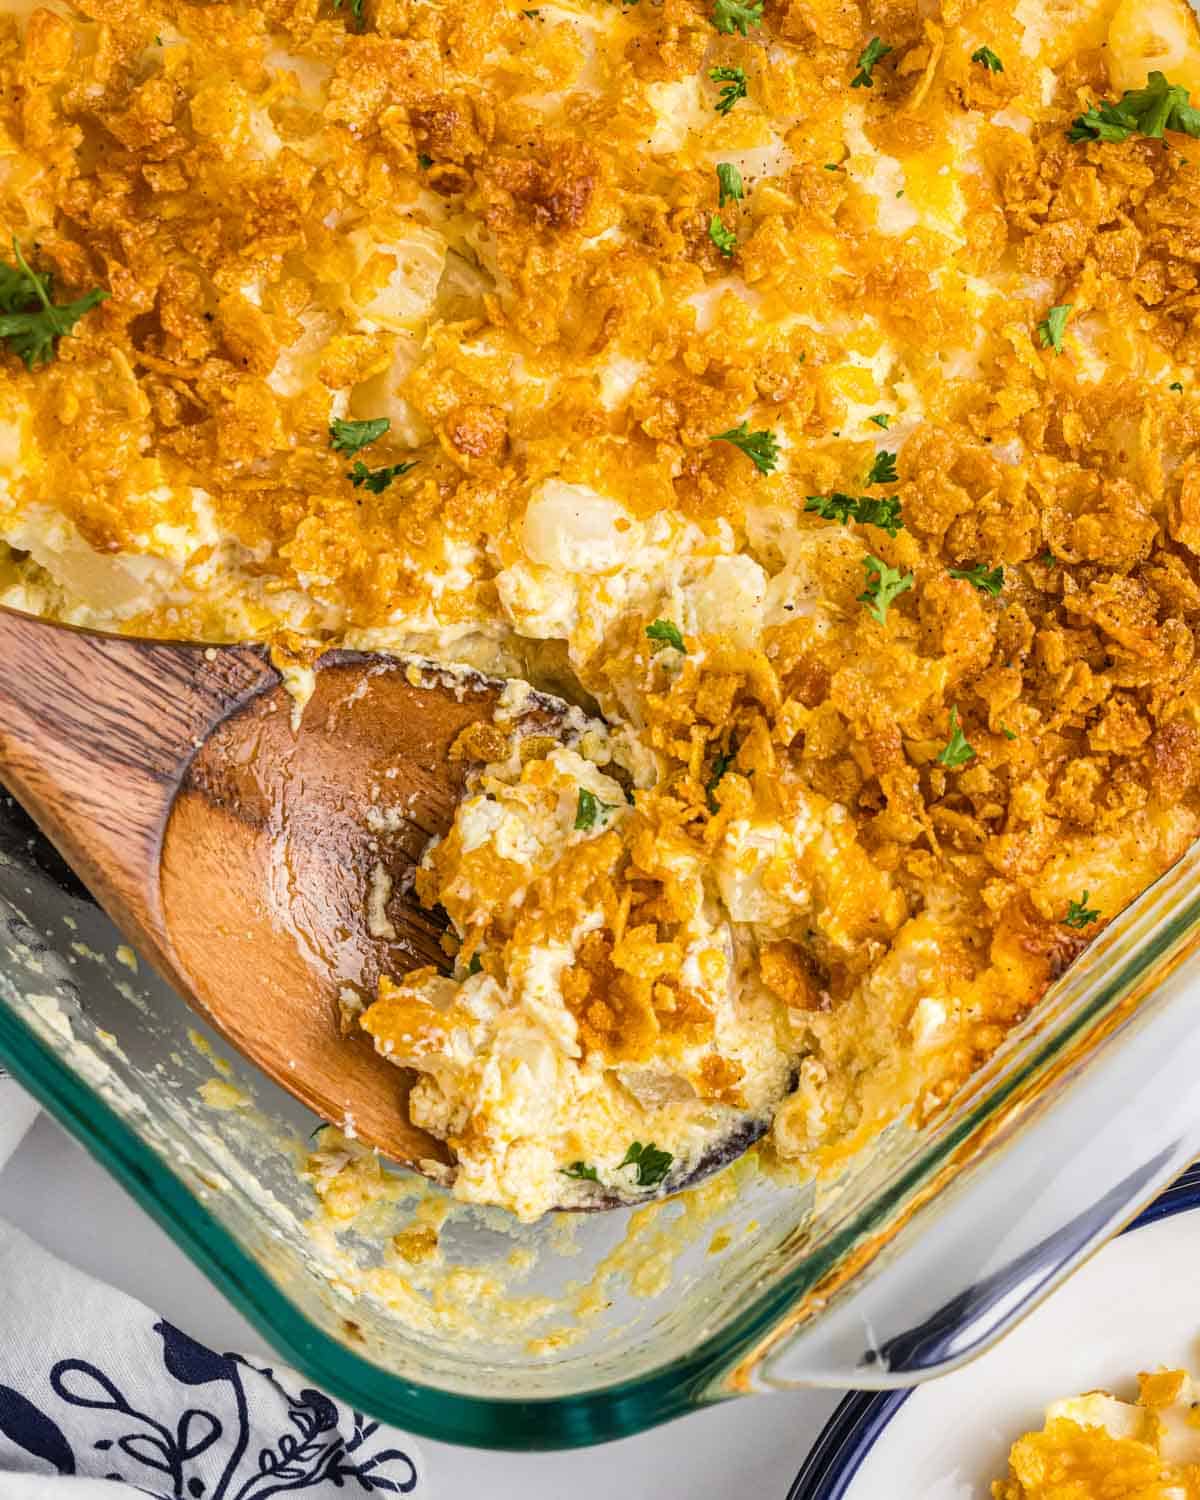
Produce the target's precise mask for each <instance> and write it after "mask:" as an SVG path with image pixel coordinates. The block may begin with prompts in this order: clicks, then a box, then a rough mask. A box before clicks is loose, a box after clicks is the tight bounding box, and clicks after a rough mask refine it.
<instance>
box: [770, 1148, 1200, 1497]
mask: <svg viewBox="0 0 1200 1500" xmlns="http://www.w3.org/2000/svg"><path fill="white" fill-rule="evenodd" d="M1192 1208H1200V1162H1193V1164H1192V1165H1191V1166H1190V1167H1189V1168H1188V1169H1187V1171H1186V1172H1185V1173H1184V1174H1183V1176H1182V1177H1179V1178H1177V1179H1176V1181H1175V1182H1173V1183H1172V1184H1171V1186H1170V1187H1169V1188H1167V1190H1166V1192H1164V1193H1160V1194H1159V1196H1158V1197H1157V1198H1156V1199H1155V1200H1154V1202H1153V1203H1151V1204H1150V1206H1149V1208H1145V1209H1143V1210H1142V1212H1141V1213H1140V1214H1139V1215H1138V1216H1137V1218H1136V1219H1134V1220H1133V1222H1132V1223H1130V1224H1127V1225H1126V1227H1125V1230H1124V1233H1125V1234H1129V1233H1130V1232H1131V1231H1132V1230H1134V1229H1141V1228H1142V1227H1143V1226H1145V1225H1146V1224H1154V1223H1157V1222H1158V1220H1159V1219H1169V1218H1170V1217H1171V1215H1172V1214H1180V1213H1185V1212H1186V1211H1187V1210H1188V1209H1192ZM920 1389H921V1387H920V1386H916V1387H913V1388H912V1389H909V1390H907V1391H854V1392H852V1393H851V1394H850V1395H849V1396H847V1397H846V1399H845V1400H844V1401H843V1402H842V1403H841V1405H840V1406H839V1407H838V1409H837V1410H836V1411H835V1412H834V1414H833V1416H832V1417H830V1419H829V1421H828V1422H827V1423H826V1424H825V1426H824V1427H823V1428H822V1430H821V1435H820V1436H819V1437H818V1438H817V1441H816V1442H815V1443H814V1444H813V1446H812V1449H811V1451H810V1452H809V1455H808V1457H807V1458H806V1459H805V1460H804V1465H803V1467H802V1468H801V1470H800V1472H799V1474H797V1475H796V1478H795V1480H794V1481H793V1483H792V1487H791V1489H790V1490H788V1492H787V1500H842V1497H843V1496H844V1495H845V1494H846V1492H847V1491H848V1490H849V1488H850V1486H851V1484H852V1483H853V1482H854V1477H855V1475H856V1474H857V1473H858V1471H859V1469H860V1468H861V1467H862V1464H863V1460H864V1459H865V1458H866V1456H867V1454H868V1453H869V1452H870V1451H871V1449H872V1447H873V1446H874V1445H875V1443H876V1442H877V1440H878V1438H879V1436H880V1434H881V1433H882V1432H883V1430H884V1428H885V1427H886V1426H887V1425H888V1423H889V1422H890V1421H891V1420H892V1418H893V1417H894V1416H895V1415H896V1413H897V1412H898V1411H899V1410H900V1408H901V1407H902V1406H903V1405H904V1403H905V1402H906V1401H907V1400H908V1398H909V1397H910V1396H911V1395H913V1393H914V1391H915V1390H920Z"/></svg>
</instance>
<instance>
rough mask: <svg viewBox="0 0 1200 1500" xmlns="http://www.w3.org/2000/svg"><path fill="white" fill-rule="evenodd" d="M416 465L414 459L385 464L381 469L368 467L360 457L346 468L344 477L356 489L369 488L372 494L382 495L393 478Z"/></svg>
mask: <svg viewBox="0 0 1200 1500" xmlns="http://www.w3.org/2000/svg"><path fill="white" fill-rule="evenodd" d="M416 467H417V463H416V460H415V459H414V460H413V461H412V463H408V464H387V465H385V466H384V467H383V468H382V469H368V468H367V466H366V464H365V463H363V461H362V459H361V458H359V459H355V462H354V467H353V468H352V469H347V470H346V478H347V479H348V480H349V481H350V483H351V484H352V485H353V486H354V488H355V489H356V490H359V489H366V490H370V492H371V494H372V495H382V494H383V492H384V490H386V489H387V488H388V487H389V486H390V485H391V482H392V480H393V479H399V478H400V476H401V475H402V474H407V473H408V471H409V469H415V468H416Z"/></svg>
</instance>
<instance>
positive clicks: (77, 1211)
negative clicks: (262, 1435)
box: [0, 1115, 840, 1500]
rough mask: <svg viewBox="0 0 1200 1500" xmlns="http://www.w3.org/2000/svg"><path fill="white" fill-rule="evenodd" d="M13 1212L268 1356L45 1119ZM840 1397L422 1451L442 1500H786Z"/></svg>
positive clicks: (26, 1152) (177, 1311) (102, 1272)
mask: <svg viewBox="0 0 1200 1500" xmlns="http://www.w3.org/2000/svg"><path fill="white" fill-rule="evenodd" d="M0 1216H3V1217H4V1218H6V1219H8V1220H9V1221H10V1223H13V1224H17V1225H19V1226H20V1228H22V1229H24V1230H25V1231H26V1233H27V1234H30V1235H32V1236H33V1237H34V1238H35V1239H36V1240H38V1241H40V1243H41V1244H43V1245H45V1246H46V1248H47V1249H49V1250H52V1251H53V1252H54V1253H55V1254H56V1255H59V1256H61V1257H62V1258H63V1259H64V1260H68V1261H70V1262H71V1263H72V1264H73V1265H76V1266H79V1267H80V1268H81V1269H83V1270H85V1271H89V1272H91V1273H92V1274H93V1275H94V1276H98V1277H100V1278H102V1279H103V1280H105V1281H109V1282H111V1283H113V1284H114V1285H116V1286H119V1287H121V1288H122V1289H123V1290H125V1291H127V1292H130V1293H131V1294H132V1295H134V1296H136V1297H140V1298H141V1299H142V1300H143V1301H144V1302H147V1303H149V1304H150V1305H151V1306H152V1307H154V1308H156V1309H157V1310H158V1311H159V1312H161V1313H163V1314H164V1315H165V1316H166V1317H167V1318H169V1319H170V1320H171V1322H173V1323H175V1324H176V1325H177V1326H178V1327H180V1328H182V1329H184V1330H186V1331H187V1332H189V1333H191V1334H193V1335H194V1336H195V1337H196V1338H198V1339H200V1340H202V1341H203V1342H204V1343H206V1344H210V1345H215V1346H216V1347H217V1348H218V1349H223V1350H224V1349H228V1350H240V1351H243V1352H245V1353H249V1354H256V1353H265V1352H266V1350H265V1346H264V1344H263V1341H262V1339H261V1338H260V1337H259V1336H258V1334H257V1333H255V1331H254V1330H253V1329H252V1328H251V1327H250V1325H249V1324H248V1323H247V1322H246V1321H245V1320H244V1319H243V1318H242V1317H241V1316H240V1314H238V1313H237V1312H235V1311H234V1309H233V1308H232V1307H231V1306H230V1305H229V1303H228V1302H226V1301H225V1299H224V1298H223V1297H222V1296H221V1295H220V1294H219V1293H218V1292H217V1291H215V1290H214V1288H213V1287H212V1286H211V1285H210V1284H209V1282H208V1281H207V1280H206V1279H205V1278H204V1277H203V1276H202V1275H201V1274H200V1272H199V1271H197V1270H196V1268H195V1266H193V1265H192V1263H191V1261H189V1260H188V1259H187V1258H186V1257H185V1256H184V1255H183V1253H182V1252H181V1251H179V1250H177V1249H176V1248H175V1246H174V1244H172V1242H171V1241H170V1240H169V1239H168V1238H167V1236H166V1235H165V1234H164V1233H163V1232H162V1230H160V1229H159V1228H158V1226H157V1225H156V1224H154V1223H153V1221H152V1220H151V1219H149V1218H148V1217H147V1216H146V1214H145V1213H144V1212H143V1211H142V1210H141V1209H140V1208H139V1207H138V1206H137V1204H135V1203H134V1202H133V1201H132V1199H130V1198H128V1197H127V1196H126V1195H125V1193H124V1192H123V1191H122V1189H121V1188H119V1187H118V1186H117V1185H116V1183H115V1182H113V1181H112V1179H111V1178H110V1177H108V1175H107V1174H106V1173H105V1172H104V1171H103V1170H102V1169H101V1168H100V1167H99V1166H97V1165H96V1163H95V1162H94V1161H92V1159H91V1158H90V1157H89V1156H88V1155H87V1154H86V1153H85V1152H84V1151H83V1149H82V1148H81V1147H79V1146H78V1145H76V1143H75V1142H74V1141H73V1140H72V1139H71V1138H70V1137H69V1136H67V1135H66V1134H65V1133H64V1132H63V1131H62V1130H60V1129H59V1127H58V1126H57V1125H56V1124H54V1123H53V1121H51V1120H50V1119H49V1118H48V1117H47V1116H45V1115H42V1116H41V1117H39V1119H38V1120H37V1122H36V1123H35V1125H34V1127H33V1129H32V1130H31V1131H30V1133H29V1134H28V1135H27V1136H26V1137H25V1139H24V1141H23V1142H22V1144H21V1145H20V1146H19V1147H18V1148H17V1152H16V1154H15V1155H14V1156H13V1158H12V1160H11V1161H10V1162H9V1163H8V1165H7V1166H6V1167H4V1169H3V1171H0ZM839 1397H840V1392H827V1391H812V1392H809V1391H796V1392H788V1393H786V1394H782V1395H774V1396H755V1397H751V1398H749V1399H743V1400H739V1401H730V1402H726V1403H725V1404H724V1405H722V1406H719V1407H714V1408H713V1409H712V1410H710V1411H705V1412H700V1413H698V1414H697V1415H695V1416H691V1417H685V1418H683V1419H682V1420H681V1421H678V1422H673V1423H671V1424H669V1425H668V1426H666V1427H659V1428H656V1429H655V1430H654V1431H653V1432H647V1433H642V1434H641V1435H640V1436H639V1437H634V1438H626V1439H625V1440H624V1441H622V1442H619V1443H610V1444H608V1445H607V1446H605V1447H602V1448H588V1449H581V1450H576V1451H575V1452H573V1453H557V1454H554V1453H549V1454H519V1455H518V1454H511V1453H493V1452H488V1451H482V1450H478V1449H471V1448H456V1447H453V1446H451V1445H449V1444H445V1443H434V1442H430V1441H428V1440H422V1442H421V1448H422V1451H423V1453H424V1455H425V1460H426V1470H427V1474H428V1477H429V1479H430V1481H431V1482H432V1486H433V1493H434V1494H435V1495H437V1496H439V1497H441V1500H474V1497H476V1496H484V1495H488V1496H490V1495H502V1496H505V1497H510V1496H511V1497H513V1500H613V1497H614V1496H616V1497H620V1500H672V1497H675V1496H681V1497H682V1496H687V1497H688V1500H731V1497H739V1496H746V1497H751V1496H752V1497H753V1500H775V1497H779V1500H782V1497H783V1496H784V1495H786V1494H787V1490H788V1486H789V1484H790V1483H791V1481H792V1479H793V1477H794V1476H795V1473H796V1471H797V1469H799V1467H800V1463H801V1461H802V1460H803V1458H804V1455H805V1453H806V1452H807V1451H808V1448H809V1445H810V1444H811V1443H812V1441H813V1439H814V1438H815V1437H816V1435H817V1433H818V1431H819V1430H820V1427H821V1425H822V1423H823V1422H824V1421H825V1419H826V1418H827V1417H828V1415H829V1414H830V1412H832V1410H833V1408H834V1406H835V1405H836V1404H837V1401H838V1399H839Z"/></svg>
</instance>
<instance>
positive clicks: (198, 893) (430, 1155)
mask: <svg viewBox="0 0 1200 1500" xmlns="http://www.w3.org/2000/svg"><path fill="white" fill-rule="evenodd" d="M314 672H315V686H314V689H313V693H312V697H311V699H310V700H309V702H308V703H307V705H306V706H305V708H304V712H303V715H302V716H298V717H294V713H295V708H296V705H295V702H294V700H293V699H292V697H291V696H290V694H289V693H288V691H287V689H286V687H285V685H284V683H283V680H282V678H281V677H280V674H279V672H278V671H276V669H275V668H274V667H273V666H272V665H271V663H270V660H269V659H268V655H267V652H266V650H265V648H263V647H258V646H222V647H216V648H214V647H204V646H195V645H181V644H177V643H171V642H157V641H145V640H139V639H133V638H130V637H122V636H111V635H99V634H95V633H92V632H87V631H82V630H75V629H72V628H70V627H66V626H61V625H55V624H50V623H48V622H46V621H43V620H38V619H35V618H33V617H31V616H28V615H20V614H15V613H13V612H12V611H10V610H5V609H3V608H0V783H3V784H4V785H5V786H6V787H7V788H8V790H9V791H10V792H11V793H12V794H13V796H15V797H16V798H17V800H18V801H19V802H21V803H22V804H23V805H24V807H25V809H26V811H27V812H28V813H29V814H30V815H31V816H32V817H33V818H34V820H35V821H36V822H37V823H38V824H39V826H40V827H41V828H42V830H43V832H44V833H45V834H46V835H47V836H48V837H49V838H50V839H51V841H52V842H53V843H54V844H56V845H57V847H58V849H59V851H60V852H61V853H62V855H63V856H64V858H65V859H66V860H67V862H68V863H69V864H70V865H72V866H73V867H74V869H75V870H76V872H77V873H78V874H79V875H80V877H81V878H82V879H83V881H84V882H85V884H86V885H87V886H88V887H89V888H90V889H91V891H92V893H93V895H94V896H95V897H96V899H97V900H98V901H99V902H100V904H101V905H102V906H103V907H104V908H105V910H106V911H107V912H108V914H109V916H110V917H112V919H113V921H114V922H115V923H116V925H117V926H118V927H119V928H120V929H121V930H122V931H123V932H124V934H125V935H126V936H127V937H128V938H129V940H130V942H131V943H133V945H134V946H135V947H136V948H137V949H138V950H139V951H140V952H141V953H142V954H143V955H144V956H145V957H146V958H148V959H149V960H150V961H151V962H152V963H153V964H154V965H155V967H156V968H157V969H158V970H159V972H160V973H161V974H162V975H163V976H164V977H165V978H166V979H167V980H168V981H169V982H170V983H171V984H173V985H174V986H175V987H176V989H178V990H179V992H180V993H181V994H182V995H183V997H184V998H185V999H186V1000H187V1001H188V1003H189V1004H190V1005H192V1006H193V1007H194V1008H195V1009H196V1010H197V1011H199V1012H200V1014H202V1015H203V1016H204V1018H205V1020H207V1021H208V1022H209V1024H210V1025H212V1026H213V1027H215V1029H216V1030H217V1031H219V1032H220V1033H221V1034H222V1035H223V1036H225V1037H226V1038H227V1039H228V1040H229V1041H230V1042H231V1043H232V1044H233V1045H234V1046H235V1047H236V1048H237V1049H238V1050H239V1051H240V1052H242V1053H244V1054H245V1056H247V1057H248V1058H250V1059H251V1060H252V1061H253V1062H254V1063H256V1064H257V1065H258V1066H259V1067H260V1068H261V1069H262V1070H263V1072H264V1073H266V1074H268V1075H269V1076H270V1077H271V1078H273V1079H274V1080H275V1082H276V1083H278V1084H280V1085H281V1086H282V1087H283V1088H285V1089H286V1090H287V1091H288V1092H289V1093H291V1094H294V1095H295V1096H296V1097H297V1098H298V1099H300V1100H302V1101H303V1103H305V1104H306V1105H308V1106H309V1108H311V1109H313V1110H315V1111H316V1112H317V1113H318V1114H319V1115H320V1116H321V1117H322V1119H325V1120H329V1121H332V1122H334V1123H337V1124H344V1123H347V1122H349V1124H350V1125H352V1127H353V1130H354V1132H355V1134H356V1135H357V1137H358V1138H359V1139H360V1140H362V1141H365V1142H366V1143H367V1144H369V1145H371V1146H376V1147H378V1148H379V1150H381V1151H382V1152H384V1153H385V1154H386V1155H387V1156H389V1157H392V1158H394V1159H395V1160H396V1161H399V1162H403V1163H405V1164H407V1165H409V1166H412V1167H415V1168H416V1169H417V1170H419V1171H423V1172H426V1173H427V1174H428V1175H432V1176H444V1170H439V1169H440V1168H442V1169H444V1167H445V1166H446V1165H448V1164H450V1163H451V1162H452V1157H451V1155H450V1153H449V1151H448V1150H447V1148H446V1146H445V1145H444V1144H443V1143H442V1142H441V1141H438V1140H436V1139H434V1138H433V1137H432V1136H430V1135H427V1134H426V1133H425V1132H424V1131H422V1130H418V1129H417V1128H416V1127H415V1126H414V1125H413V1124H412V1123H411V1121H410V1120H409V1118H408V1112H407V1108H406V1100H407V1094H408V1085H409V1082H410V1079H409V1076H408V1075H407V1074H406V1073H404V1072H403V1071H402V1070H400V1069H398V1068H396V1067H394V1066H393V1065H392V1064H391V1063H389V1062H388V1061H387V1060H386V1059H385V1058H383V1057H381V1056H380V1055H379V1054H378V1053H376V1052H375V1050H374V1048H373V1046H372V1044H371V1041H370V1039H369V1038H368V1037H367V1036H366V1035H365V1034H364V1033H362V1032H360V1031H359V1030H357V1028H353V1027H349V1028H348V1027H346V1026H344V1025H343V1024H342V1023H341V1016H342V1004H341V1002H342V1000H343V996H344V995H345V994H347V993H349V994H352V995H353V996H356V997H358V998H359V999H369V998H371V997H373V996H374V994H375V990H376V987H377V985H378V981H379V978H380V976H381V975H383V974H388V975H392V976H396V975H400V974H403V973H406V972H407V971H408V970H410V969H413V968H416V967H418V966H420V965H423V964H434V965H437V966H439V967H442V968H445V967H446V966H447V964H448V957H447V951H446V949H445V948H444V947H443V946H442V943H441V938H442V935H443V930H444V929H443V928H442V927H441V926H440V925H439V924H438V922H437V921H436V919H435V918H434V916H433V915H432V914H431V913H430V912H428V911H425V910H424V909H422V908H421V907H420V906H419V905H418V904H417V902H416V899H415V897H413V896H411V895H410V894H409V892H410V889H411V876H412V871H413V868H414V867H415V865H416V864H417V862H418V861H419V860H420V858H421V855H422V854H423V852H424V850H425V848H426V846H427V844H428V842H429V840H430V838H431V837H432V836H433V835H434V834H435V833H440V832H443V831H444V830H445V829H446V828H447V827H448V826H449V824H450V821H451V818H452V815H453V811H454V808H455V806H456V804H457V802H458V799H459V797H460V795H461V792H462V789H463V782H464V778H465V776H466V773H467V770H468V768H469V764H470V762H469V760H468V759H466V758H455V757H452V755H451V747H452V746H454V745H455V742H456V741H458V739H459V736H460V735H461V734H462V732H463V730H464V729H466V728H467V727H468V726H469V725H471V724H472V723H475V722H477V721H481V720H484V721H489V722H490V720H491V718H492V714H493V710H494V708H495V706H496V702H497V699H498V697H499V695H500V693H501V692H502V691H503V688H504V683H503V682H500V681H497V680H495V679H492V678H487V677H483V676H481V675H479V674H477V673H472V672H453V673H451V672H449V671H447V670H444V669H439V668H437V667H432V666H429V665H428V664H424V663H422V664H417V663H415V662H413V661H406V660H403V659H400V658H397V657H390V656H381V655H366V654H363V653H359V652H350V651H334V652H329V653H327V654H326V655H324V656H322V657H320V658H319V660H318V661H317V662H316V664H315V667H314ZM571 713H572V711H571V710H570V709H569V708H568V705H567V704H565V703H564V702H562V701H561V700H560V699H557V698H551V697H549V696H546V695H543V694H540V693H533V694H531V695H530V696H529V698H528V699H527V700H526V704H525V706H524V707H523V708H522V710H521V719H520V722H521V726H522V727H523V728H524V729H526V730H528V731H530V732H540V733H550V734H558V735H563V734H566V733H567V731H568V728H569V722H570V717H571ZM576 723H578V718H577V717H576ZM371 809H375V810H376V813H377V815H372V814H371V812H370V810H371ZM373 889H374V891H375V900H376V909H375V912H374V920H369V918H368V909H369V907H370V905H371V901H370V893H371V892H372V890H373ZM765 1124H766V1122H765V1121H763V1120H760V1119H757V1118H747V1119H746V1120H744V1121H742V1122H740V1123H739V1124H737V1126H736V1127H735V1128H734V1129H733V1130H731V1132H730V1134H729V1135H728V1137H727V1138H725V1139H724V1140H722V1141H720V1142H718V1143H716V1144H715V1145H714V1147H713V1149H712V1150H711V1151H710V1153H709V1154H708V1155H707V1157H706V1158H705V1160H704V1161H703V1162H702V1163H700V1164H698V1165H696V1166H695V1167H693V1169H692V1170H691V1171H689V1172H687V1174H686V1177H684V1176H681V1177H679V1178H675V1179H674V1180H672V1181H670V1182H669V1184H668V1186H669V1188H670V1189H671V1190H675V1189H677V1188H679V1187H681V1186H683V1185H684V1183H685V1182H690V1181H695V1180H696V1178H697V1177H699V1176H702V1175H705V1174H706V1173H708V1172H710V1171H712V1170H714V1169H715V1168H716V1167H718V1166H720V1165H722V1164H723V1163H724V1162H725V1161H728V1160H730V1159H732V1157H734V1156H736V1155H739V1154H740V1153H741V1152H742V1151H744V1150H745V1149H746V1147H747V1146H749V1145H750V1143H751V1142H752V1141H753V1140H754V1139H755V1138H756V1137H757V1136H758V1135H760V1134H761V1133H762V1130H763V1129H764V1128H765ZM640 1196H642V1197H644V1196H645V1195H644V1194H642V1195H640ZM621 1201H622V1200H621V1198H620V1196H619V1195H617V1194H614V1193H609V1192H606V1191H605V1190H603V1189H600V1188H598V1189H597V1190H596V1193H595V1194H594V1195H593V1201H592V1202H591V1204H590V1205H588V1206H591V1207H597V1208H599V1207H611V1206H614V1205H615V1204H617V1203H619V1202H621ZM577 1206H578V1205H577Z"/></svg>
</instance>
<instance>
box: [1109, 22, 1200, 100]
mask: <svg viewBox="0 0 1200 1500" xmlns="http://www.w3.org/2000/svg"><path fill="white" fill-rule="evenodd" d="M1108 71H1109V76H1110V77H1111V78H1112V81H1113V85H1114V87H1116V88H1117V89H1119V90H1122V91H1123V90H1125V89H1137V88H1141V87H1142V86H1143V85H1144V84H1145V82H1146V75H1147V73H1152V72H1155V71H1157V72H1160V73H1165V74H1166V76H1167V78H1168V79H1169V81H1170V82H1171V83H1178V84H1183V85H1184V86H1185V87H1186V88H1187V89H1188V90H1189V91H1190V92H1191V96H1192V103H1193V104H1197V103H1200V22H1197V19H1196V13H1195V12H1194V11H1193V10H1192V8H1191V6H1190V5H1189V4H1188V3H1187V0H1122V4H1121V5H1120V6H1119V7H1118V9H1117V12H1116V14H1115V15H1114V17H1113V19H1112V24H1111V26H1110V27H1109V31H1108Z"/></svg>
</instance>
